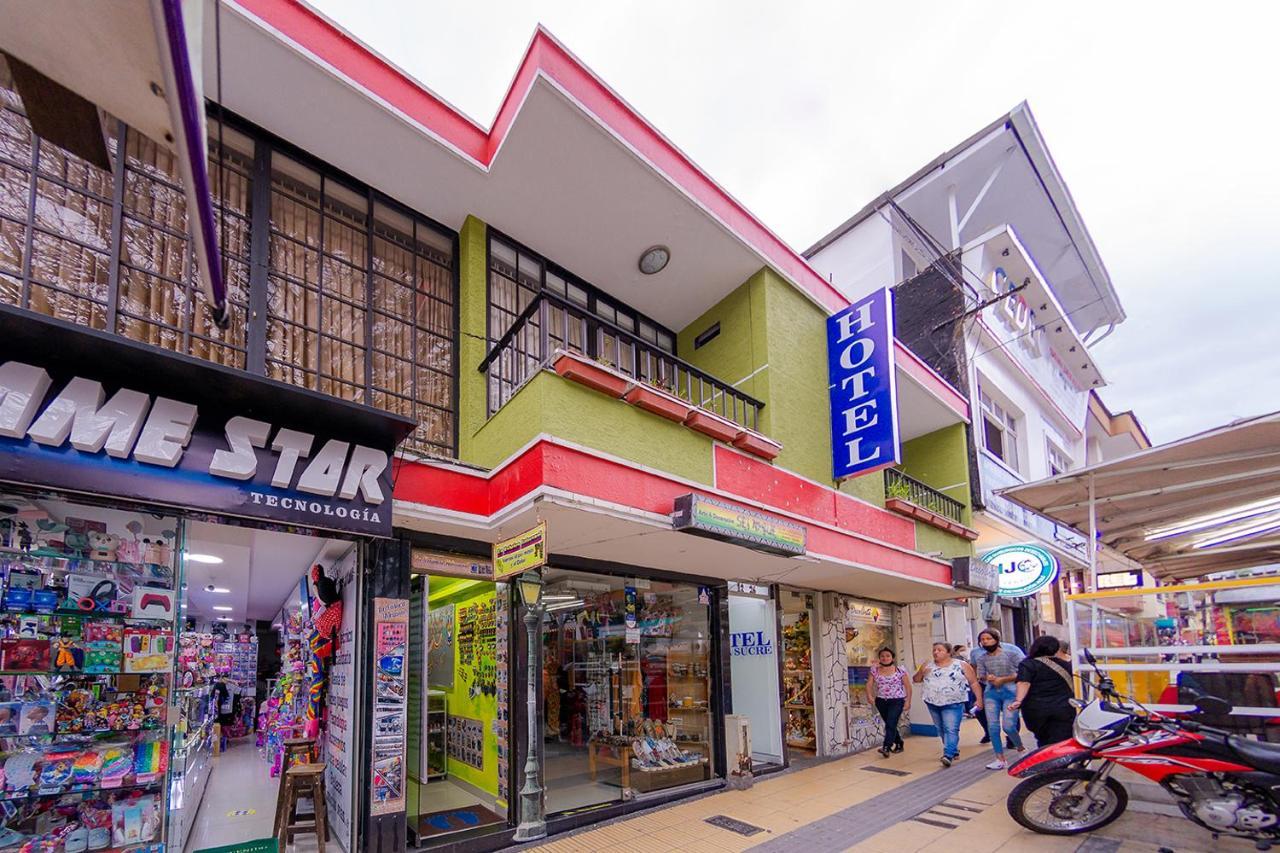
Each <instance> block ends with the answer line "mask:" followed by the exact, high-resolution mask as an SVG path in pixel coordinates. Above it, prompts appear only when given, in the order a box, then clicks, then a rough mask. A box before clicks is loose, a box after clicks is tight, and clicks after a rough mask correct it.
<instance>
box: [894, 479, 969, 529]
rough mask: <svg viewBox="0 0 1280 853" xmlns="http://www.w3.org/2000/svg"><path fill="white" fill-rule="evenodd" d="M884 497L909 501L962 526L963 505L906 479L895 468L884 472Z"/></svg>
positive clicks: (930, 488) (928, 487)
mask: <svg viewBox="0 0 1280 853" xmlns="http://www.w3.org/2000/svg"><path fill="white" fill-rule="evenodd" d="M884 496H885V498H886V499H888V498H898V499H899V500H904V501H909V502H910V503H913V504H915V505H916V506H918V507H923V508H924V509H927V510H929V511H930V512H934V513H937V514H938V515H940V516H942V517H943V518H946V519H949V520H951V521H954V522H955V523H956V524H964V504H962V503H960V501H958V500H956V499H955V498H951V497H947V496H946V495H944V494H943V493H942V492H940V491H938V490H937V489H934V488H932V487H930V486H926V485H925V484H924V483H922V482H920V481H919V480H916V479H913V478H911V477H908V476H907V475H906V474H904V473H902V472H901V471H899V470H898V469H897V468H886V469H885V471H884Z"/></svg>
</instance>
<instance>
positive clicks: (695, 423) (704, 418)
mask: <svg viewBox="0 0 1280 853" xmlns="http://www.w3.org/2000/svg"><path fill="white" fill-rule="evenodd" d="M684 425H685V426H687V427H688V428H689V429H692V430H697V431H698V432H700V433H702V434H703V435H709V436H711V437H712V438H714V439H715V440H717V441H723V442H730V441H733V440H734V439H735V438H737V437H738V433H739V432H741V431H742V427H740V426H738V425H737V424H735V423H734V422H733V421H730V420H725V419H724V418H722V417H720V416H719V415H713V414H711V413H710V412H705V411H703V410H702V409H694V410H693V412H692V413H691V414H690V415H689V417H688V418H687V419H686V420H685V422H684Z"/></svg>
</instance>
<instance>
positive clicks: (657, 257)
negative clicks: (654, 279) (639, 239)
mask: <svg viewBox="0 0 1280 853" xmlns="http://www.w3.org/2000/svg"><path fill="white" fill-rule="evenodd" d="M670 261H671V250H670V249H668V248H667V247H666V246H650V247H649V248H647V249H645V250H644V254H642V255H641V256H640V272H642V273H644V274H645V275H657V274H658V273H660V272H662V271H663V270H664V269H666V266H667V264H668V263H669V262H670Z"/></svg>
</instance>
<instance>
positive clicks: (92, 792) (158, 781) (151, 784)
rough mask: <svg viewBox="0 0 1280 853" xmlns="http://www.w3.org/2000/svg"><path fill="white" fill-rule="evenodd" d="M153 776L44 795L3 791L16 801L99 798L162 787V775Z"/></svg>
mask: <svg viewBox="0 0 1280 853" xmlns="http://www.w3.org/2000/svg"><path fill="white" fill-rule="evenodd" d="M154 775H155V778H154V779H149V780H147V781H145V782H130V783H128V784H124V785H115V786H113V787H109V788H104V787H102V786H101V785H99V786H97V787H93V788H76V789H75V790H70V789H68V790H62V791H49V792H46V793H41V792H39V791H34V792H25V793H21V794H19V793H14V792H13V791H5V799H6V800H13V801H18V800H45V799H50V798H57V797H81V796H84V797H87V796H101V795H102V794H110V793H113V792H115V791H134V790H138V789H145V788H155V787H157V786H160V785H163V784H164V774H163V773H156V774H154Z"/></svg>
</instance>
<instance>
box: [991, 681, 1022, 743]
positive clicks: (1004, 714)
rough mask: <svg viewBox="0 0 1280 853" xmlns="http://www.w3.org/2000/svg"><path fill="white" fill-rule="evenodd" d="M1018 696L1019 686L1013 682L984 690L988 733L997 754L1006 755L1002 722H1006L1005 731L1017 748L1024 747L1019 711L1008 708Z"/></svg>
mask: <svg viewBox="0 0 1280 853" xmlns="http://www.w3.org/2000/svg"><path fill="white" fill-rule="evenodd" d="M1017 698H1018V688H1017V687H1016V686H1015V685H1014V684H1013V683H1009V684H1002V685H1000V686H999V687H991V686H990V685H988V686H987V689H986V690H984V691H982V704H983V708H984V709H985V710H986V712H987V734H989V735H990V736H991V748H992V749H993V750H995V753H996V755H997V756H1001V755H1004V739H1003V738H1001V737H1000V723H1001V722H1002V720H1003V722H1004V733H1005V734H1007V735H1008V736H1009V740H1010V741H1011V742H1012V743H1013V746H1014V748H1015V749H1022V735H1021V734H1020V733H1019V728H1020V724H1019V722H1018V712H1017V711H1010V710H1009V709H1008V705H1009V703H1011V702H1013V701H1014V700H1015V699H1017Z"/></svg>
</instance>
